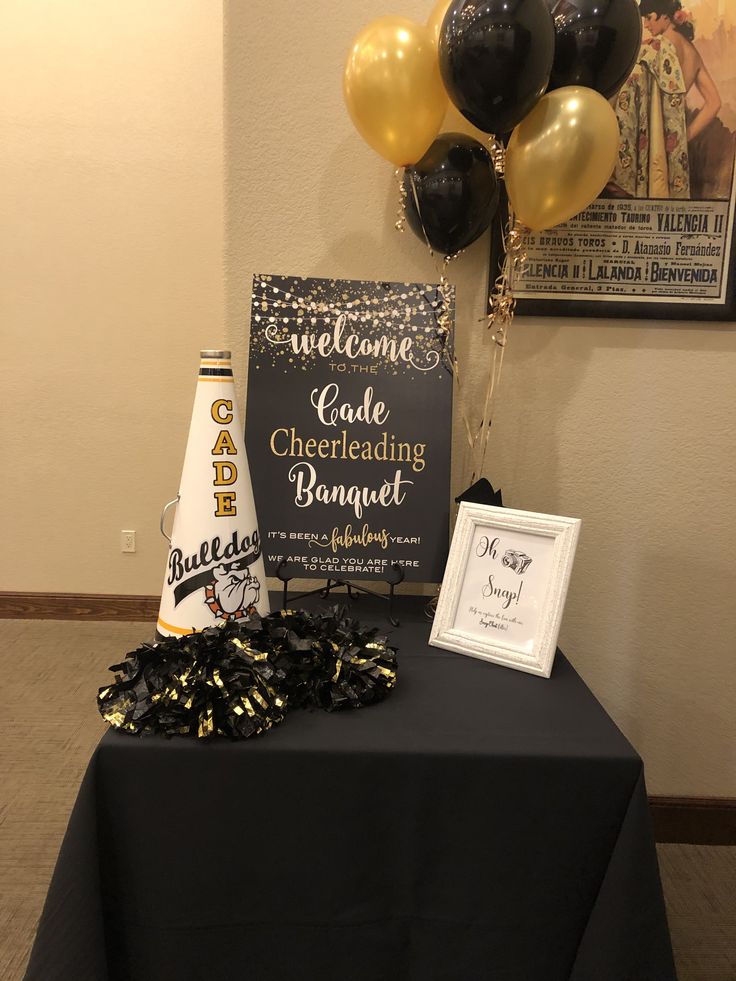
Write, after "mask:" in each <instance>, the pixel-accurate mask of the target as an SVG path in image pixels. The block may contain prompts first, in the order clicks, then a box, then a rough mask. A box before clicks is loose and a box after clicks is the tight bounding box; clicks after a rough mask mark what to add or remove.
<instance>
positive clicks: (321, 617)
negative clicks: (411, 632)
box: [97, 607, 397, 739]
mask: <svg viewBox="0 0 736 981" xmlns="http://www.w3.org/2000/svg"><path fill="white" fill-rule="evenodd" d="M377 634H378V631H377V630H376V629H369V630H365V629H363V628H362V627H361V626H360V624H359V623H358V622H357V621H356V620H351V619H349V618H348V617H347V616H345V614H344V613H343V612H342V611H341V610H340V609H339V608H337V607H336V608H334V609H332V610H330V611H328V612H325V613H307V612H305V611H303V610H298V611H295V610H282V611H281V612H279V613H272V614H270V615H269V616H267V617H260V616H258V615H255V616H253V617H251V618H250V619H248V620H245V621H240V622H231V623H226V624H224V625H222V626H217V627H208V628H206V629H205V630H203V631H201V632H200V633H193V634H187V635H186V636H183V637H168V638H165V639H164V640H163V641H161V642H160V643H158V644H153V645H149V644H144V645H142V646H141V647H139V648H138V649H137V650H135V651H131V652H130V653H129V654H127V655H126V658H125V660H124V661H123V662H122V663H120V664H115V665H113V666H112V667H111V669H110V670H111V671H114V672H115V673H116V677H115V681H114V683H113V684H111V685H108V686H107V687H105V688H101V689H100V691H99V694H98V696H97V702H98V706H99V710H100V714H101V715H102V717H103V718H104V719H105V721H106V722H108V723H109V725H111V726H112V727H113V728H115V729H118V730H120V731H122V732H128V733H132V734H136V735H140V734H144V733H161V734H163V735H166V736H173V735H188V736H197V737H199V738H207V737H209V736H214V735H220V736H229V737H231V738H234V739H246V738H248V737H249V736H254V735H257V734H258V733H261V732H264V731H266V730H267V729H270V728H271V727H272V726H273V725H276V724H277V723H279V722H281V721H282V720H283V718H284V716H285V714H286V711H287V708H288V709H292V708H297V707H314V708H322V709H325V710H326V711H328V712H331V711H334V710H336V709H343V708H361V707H362V706H364V705H370V704H372V703H373V702H378V701H381V700H382V699H383V698H385V697H386V696H387V695H388V694H389V693H390V691H391V689H392V688H393V687H394V686H395V684H396V676H397V662H396V651H395V650H394V649H393V648H392V647H389V646H387V644H386V641H385V638H381V637H378V636H377Z"/></svg>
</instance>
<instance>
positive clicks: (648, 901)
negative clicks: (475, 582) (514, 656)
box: [26, 600, 675, 981]
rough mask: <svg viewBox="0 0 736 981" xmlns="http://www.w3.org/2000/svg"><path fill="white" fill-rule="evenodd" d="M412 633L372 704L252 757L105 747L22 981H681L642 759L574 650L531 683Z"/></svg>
mask: <svg viewBox="0 0 736 981" xmlns="http://www.w3.org/2000/svg"><path fill="white" fill-rule="evenodd" d="M357 610H358V615H360V616H361V618H362V619H364V620H370V619H374V620H376V621H377V620H378V616H379V614H378V613H377V612H376V608H375V607H371V606H370V601H369V602H368V604H366V601H365V600H363V601H361V604H360V605H359V606H358V608H357ZM400 612H401V616H402V621H403V623H402V626H401V628H399V629H398V630H396V631H394V632H393V634H392V636H393V640H394V642H395V643H396V644H397V645H398V646H399V659H400V669H399V684H398V687H397V689H396V691H395V693H394V694H393V695H392V696H391V698H389V699H388V700H387V701H386V702H384V703H382V704H380V705H377V706H374V707H371V708H367V709H363V710H361V711H356V712H344V713H339V714H333V715H328V714H326V713H322V712H311V713H310V712H307V711H300V712H297V713H294V714H293V715H292V716H291V717H289V718H288V719H287V720H286V722H285V723H284V724H283V725H282V726H280V727H278V728H277V729H275V730H272V731H271V732H270V733H268V734H267V735H265V736H262V737H259V738H257V739H252V740H250V741H247V742H241V743H232V742H228V741H224V740H217V741H214V742H210V743H206V744H202V743H197V742H195V741H193V740H188V739H183V738H180V739H173V740H171V741H166V740H164V739H159V738H148V739H138V738H135V737H131V736H125V735H118V734H115V733H108V734H107V735H106V736H105V737H104V738H103V739H102V741H101V743H100V745H99V747H98V748H97V750H96V752H95V755H94V757H93V759H92V761H91V763H90V766H89V769H88V771H87V774H86V776H85V778H84V782H83V784H82V787H81V789H80V792H79V797H78V799H77V803H76V805H75V808H74V811H73V813H72V816H71V820H70V823H69V828H68V830H67V833H66V837H65V838H64V842H63V845H62V848H61V852H60V855H59V859H58V863H57V867H56V871H55V873H54V877H53V880H52V882H51V886H50V889H49V894H48V898H47V901H46V906H45V909H44V912H43V915H42V918H41V921H40V925H39V930H38V935H37V938H36V943H35V946H34V948H33V952H32V955H31V960H30V964H29V967H28V972H27V975H26V979H27V981H118V979H121V981H122V979H125V981H169V979H171V981H174V979H176V981H241V979H242V981H297V979H310V981H311V979H314V981H476V979H477V981H481V979H488V981H557V979H559V981H562V979H565V981H645V979H646V981H670V979H673V978H674V977H675V972H674V968H673V964H672V955H671V949H670V942H669V935H668V931H667V923H666V919H665V913H664V906H663V900H662V892H661V886H660V881H659V872H658V868H657V860H656V853H655V849H654V842H653V837H652V832H651V827H650V822H649V815H648V809H647V801H646V794H645V788H644V778H643V773H642V764H641V760H640V759H639V757H638V756H637V754H636V753H635V752H634V750H633V749H632V748H631V746H630V745H629V743H628V742H627V741H626V739H625V738H624V737H623V736H622V735H621V733H620V732H619V731H618V729H617V728H616V727H615V726H614V725H613V723H612V722H611V720H610V719H609V718H608V716H607V715H606V714H605V712H604V711H603V709H602V708H601V706H600V705H599V704H598V702H597V701H596V700H595V699H594V698H593V696H592V695H591V694H590V692H589V691H588V689H587V688H586V687H585V685H584V684H583V682H582V681H581V680H580V678H579V677H578V675H577V674H576V673H575V671H574V670H573V669H572V667H571V666H570V664H569V663H568V662H567V661H566V660H565V658H564V657H563V656H562V655H561V654H560V653H559V652H558V655H557V660H556V663H555V667H554V670H553V672H552V677H551V679H549V680H545V679H542V678H536V677H532V676H530V675H526V674H522V673H519V672H515V671H511V670H509V669H506V668H501V667H497V666H495V665H492V664H487V663H485V662H483V661H479V660H475V659H472V658H469V657H462V656H460V655H457V654H451V653H446V652H444V651H439V650H436V649H434V648H429V647H428V646H427V638H428V634H429V624H428V623H427V621H426V620H424V619H423V617H422V612H421V605H420V604H419V603H418V602H417V601H410V600H404V601H403V602H402V606H401V609H400ZM104 680H105V679H104V678H103V679H101V683H103V682H104ZM90 697H94V693H92V692H91V693H90Z"/></svg>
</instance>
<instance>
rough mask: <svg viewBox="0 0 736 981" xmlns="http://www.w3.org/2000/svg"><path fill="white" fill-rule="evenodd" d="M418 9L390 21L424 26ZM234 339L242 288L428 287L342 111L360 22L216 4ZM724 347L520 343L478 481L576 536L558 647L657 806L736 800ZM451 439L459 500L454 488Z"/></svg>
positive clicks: (479, 330)
mask: <svg viewBox="0 0 736 981" xmlns="http://www.w3.org/2000/svg"><path fill="white" fill-rule="evenodd" d="M430 7H431V3H429V2H422V0H402V3H401V4H400V5H399V6H396V5H394V8H391V5H389V6H388V7H386V8H385V10H389V9H396V10H397V11H400V12H402V13H404V14H406V15H407V16H409V17H414V18H415V19H417V20H421V19H423V18H424V17H425V16H426V15H427V13H428V10H429V8H430ZM225 9H226V34H225V41H226V46H225V66H226V67H225V73H226V89H225V93H226V102H225V106H226V138H227V154H226V160H227V193H226V202H227V207H226V222H227V247H226V255H227V259H226V270H227V337H228V343H229V344H230V345H232V347H233V349H234V351H236V352H237V357H238V362H239V363H240V364H242V363H243V361H244V358H245V347H246V331H247V323H248V308H249V292H250V278H251V276H252V274H253V272H274V273H287V274H291V273H296V274H301V275H307V274H308V275H316V276H320V275H322V276H345V277H353V278H366V279H372V278H376V279H378V278H389V279H401V280H403V279H417V280H421V281H426V280H427V279H432V278H433V267H432V264H431V262H430V260H429V257H428V255H427V253H426V251H425V249H424V248H423V247H422V246H421V245H420V243H419V242H418V241H417V240H416V239H415V238H414V237H413V236H412V235H411V233H410V232H406V233H405V234H404V235H403V236H402V235H399V234H398V233H397V232H396V231H395V230H394V227H393V226H394V213H395V210H396V192H395V188H394V183H393V178H392V171H391V167H390V165H388V164H386V163H384V162H383V161H381V160H380V159H379V158H378V157H377V156H376V155H375V154H373V153H372V151H370V150H369V149H368V148H367V147H366V146H365V145H364V144H363V143H362V141H361V140H360V138H359V137H358V136H357V134H356V133H355V131H354V130H353V128H352V126H351V124H350V122H349V120H348V118H347V115H346V112H345V109H344V107H343V104H342V95H341V72H342V64H343V60H344V58H345V55H346V52H347V49H348V46H349V43H350V40H351V39H352V37H353V36H354V35H355V34H356V33H357V32H358V30H359V29H360V28H361V27H362V26H363V25H364V23H365V22H366V21H367V20H370V18H371V17H372V16H377V15H378V14H379V13H383V12H384V8H381V9H380V10H378V9H377V8H376V9H375V10H373V9H369V8H367V7H366V5H365V4H363V3H359V2H357V0H347V2H345V0H343V2H341V3H337V2H329V3H327V2H326V3H321V4H310V5H308V6H302V7H299V6H293V5H292V6H291V7H290V8H289V11H290V13H289V14H288V15H287V13H286V8H284V7H283V6H281V5H279V4H274V3H272V2H271V0H250V2H249V3H247V4H245V3H237V2H230V3H226V6H225ZM486 257H487V243H486V241H485V240H484V241H482V242H480V243H478V244H477V245H476V246H475V247H473V248H472V249H471V250H470V251H469V252H468V254H467V255H466V256H464V257H463V258H462V259H461V260H460V261H459V262H458V263H457V264H454V265H453V266H452V277H453V278H454V280H455V282H456V283H457V286H458V322H457V323H458V338H459V347H460V353H461V357H462V361H463V363H464V365H465V366H466V374H467V377H468V381H469V385H468V390H469V391H470V393H472V394H471V401H474V402H476V403H477V401H478V400H479V398H480V393H481V391H482V370H483V363H484V361H485V359H487V357H488V354H489V347H488V343H487V341H488V338H487V337H486V336H485V334H484V329H483V327H482V325H480V324H479V323H477V320H478V318H479V317H480V316H481V315H482V313H483V309H484V300H485V290H486ZM735 383H736V333H734V331H733V330H732V329H728V328H709V327H698V326H695V325H683V324H679V325H675V324H667V323H665V324H659V325H652V324H651V323H650V324H646V323H629V322H626V323H623V322H622V323H610V322H603V321H596V320H590V321H580V320H573V321H562V320H542V319H539V320H536V321H530V320H523V319H522V318H519V319H518V321H517V322H516V323H515V324H514V327H513V334H512V337H511V342H510V347H509V349H508V352H507V360H506V364H505V366H504V376H503V383H502V392H501V405H500V407H499V411H498V414H497V420H496V426H495V432H494V435H493V437H492V441H491V445H490V464H489V468H488V472H489V474H490V476H491V477H492V478H493V480H494V482H496V483H500V485H501V486H502V488H503V491H504V499H505V500H506V502H507V503H508V504H509V505H511V506H514V507H520V508H529V509H532V510H540V511H550V512H552V513H557V514H569V515H575V516H579V517H581V518H582V519H583V531H582V538H581V543H580V547H579V550H578V556H577V561H576V566H575V570H574V574H573V582H572V587H571V592H570V596H569V601H568V605H567V609H566V614H565V620H564V623H563V628H562V636H561V646H562V647H563V649H564V650H565V651H566V652H567V654H568V656H569V657H570V659H571V660H572V661H573V663H574V664H575V666H576V667H577V669H578V670H579V671H580V673H581V674H582V675H583V677H584V678H585V680H586V681H587V682H588V683H589V684H590V686H591V687H592V689H593V691H594V692H595V693H596V694H597V695H598V696H599V698H600V699H601V700H602V701H603V703H604V705H605V706H606V708H607V709H608V710H609V712H610V713H611V714H612V715H613V717H614V719H615V720H616V721H617V722H618V724H619V725H620V726H621V728H622V729H623V730H624V732H625V733H626V734H627V735H628V736H629V737H630V738H631V740H632V741H633V742H634V744H635V745H636V747H637V748H638V749H639V750H640V752H641V753H642V754H643V755H644V757H645V760H646V763H647V770H648V779H649V786H650V790H651V791H652V792H655V793H660V794H692V795H698V794H704V795H709V794H714V795H733V796H736V742H735V740H736V721H735V720H736V713H734V704H735V703H736V658H735V656H734V655H736V650H735V647H736V643H735V640H734V638H736V601H735V600H736V562H734V555H736V467H735V466H734V439H735V438H736V398H735V397H734V396H735V395H736V393H735V392H734V384H735ZM462 447H463V440H462V433H461V428H460V425H459V420H458V421H457V422H456V426H455V448H456V451H457V452H456V454H455V463H454V476H455V481H454V484H455V491H456V492H459V491H460V490H461V489H462V487H463V481H464V480H467V471H465V469H464V464H465V461H464V459H463V452H462Z"/></svg>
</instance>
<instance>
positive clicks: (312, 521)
mask: <svg viewBox="0 0 736 981" xmlns="http://www.w3.org/2000/svg"><path fill="white" fill-rule="evenodd" d="M452 302H453V300H452V297H449V296H448V297H447V299H445V298H443V296H442V294H441V293H440V291H439V289H438V286H437V285H436V284H435V285H432V284H428V283H390V282H365V281H356V280H343V279H312V278H306V277H302V276H276V275H258V276H255V277H254V279H253V294H252V303H251V329H250V362H249V368H248V408H247V413H246V441H247V448H248V459H249V462H250V471H251V478H252V481H253V489H254V492H255V501H256V509H257V512H258V522H259V527H260V530H261V538H262V543H263V556H264V559H265V562H266V571H267V573H268V574H269V575H275V574H276V571H277V570H278V569H279V568H280V566H281V564H282V563H286V564H288V566H290V567H295V570H296V571H294V572H293V573H292V574H294V575H297V576H300V577H304V578H314V579H325V578H327V579H329V578H333V579H340V580H352V579H356V580H366V579H386V578H389V574H390V572H391V571H394V572H395V571H396V569H397V567H398V568H400V571H401V573H402V575H403V578H405V579H407V580H413V581H415V582H439V581H440V579H441V578H442V571H443V569H444V566H445V560H446V558H447V548H448V542H449V533H450V443H451V435H452V433H451V426H452V372H451V370H450V360H449V357H450V355H449V350H448V344H449V338H448V330H447V327H446V324H447V322H448V318H451V317H452V315H453V310H452ZM444 304H446V305H447V306H448V307H449V309H447V310H445V308H444V306H443V305H444ZM443 314H444V316H442V315H443ZM441 318H442V319H441Z"/></svg>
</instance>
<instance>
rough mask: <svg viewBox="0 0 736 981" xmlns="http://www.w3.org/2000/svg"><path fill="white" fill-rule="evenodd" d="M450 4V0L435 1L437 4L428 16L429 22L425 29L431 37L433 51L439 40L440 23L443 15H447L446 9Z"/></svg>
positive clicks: (443, 17)
mask: <svg viewBox="0 0 736 981" xmlns="http://www.w3.org/2000/svg"><path fill="white" fill-rule="evenodd" d="M451 3H452V0H437V3H436V4H435V5H434V8H433V9H432V13H431V14H430V15H429V20H428V21H427V28H428V29H429V33H430V34H431V35H432V42H433V43H434V46H435V50H436V49H437V47H438V45H439V40H440V28H441V27H442V21H443V20H444V19H445V14H446V13H447V8H448V7H449V6H450V4H451Z"/></svg>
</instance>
